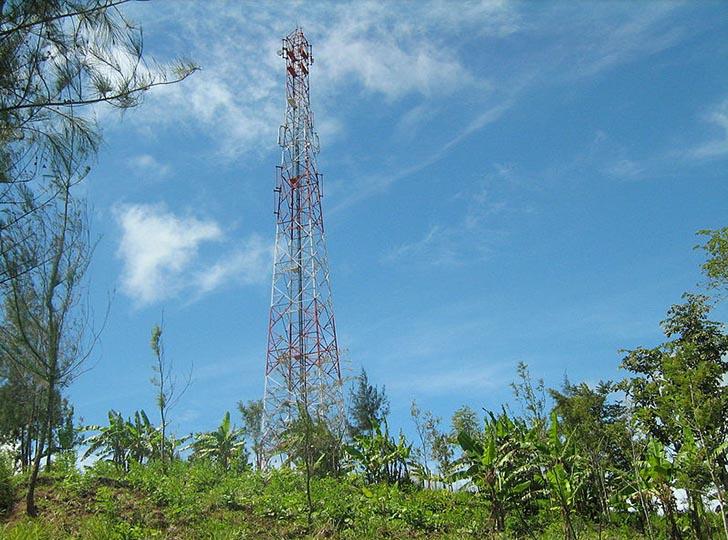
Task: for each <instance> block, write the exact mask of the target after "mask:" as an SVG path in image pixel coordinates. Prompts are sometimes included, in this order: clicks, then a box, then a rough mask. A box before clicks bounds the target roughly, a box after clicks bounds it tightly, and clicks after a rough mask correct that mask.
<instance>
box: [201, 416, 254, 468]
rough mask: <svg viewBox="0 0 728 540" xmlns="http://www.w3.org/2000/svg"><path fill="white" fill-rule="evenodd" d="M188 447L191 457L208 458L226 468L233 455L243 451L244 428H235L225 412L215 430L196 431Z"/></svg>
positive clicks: (238, 454) (235, 455)
mask: <svg viewBox="0 0 728 540" xmlns="http://www.w3.org/2000/svg"><path fill="white" fill-rule="evenodd" d="M190 447H191V448H192V451H193V454H192V455H193V457H196V458H209V459H211V460H213V461H215V462H217V463H218V464H219V465H220V466H221V467H222V468H223V469H225V470H227V469H228V468H229V466H230V462H231V461H232V460H233V459H234V458H235V457H237V456H240V455H241V454H244V453H245V438H244V430H243V429H236V428H235V427H234V426H233V425H232V423H231V422H230V412H226V413H225V416H224V417H223V419H222V422H220V425H219V426H218V428H217V429H216V430H215V431H210V432H207V433H197V434H196V435H195V440H194V442H193V443H192V444H191V445H190Z"/></svg>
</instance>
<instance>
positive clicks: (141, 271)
mask: <svg viewBox="0 0 728 540" xmlns="http://www.w3.org/2000/svg"><path fill="white" fill-rule="evenodd" d="M115 214H116V219H117V221H118V223H119V225H120V227H121V239H120V243H119V248H118V251H117V256H118V257H119V258H120V259H121V260H122V263H123V268H122V272H121V285H122V290H123V291H124V292H125V293H126V294H127V295H128V296H130V297H131V298H133V299H134V300H135V301H136V302H137V304H138V305H145V304H151V303H154V302H157V301H161V300H165V299H168V298H172V297H174V296H176V295H177V294H179V293H180V292H182V291H187V292H190V293H192V295H193V296H194V297H199V296H200V295H202V294H204V293H208V292H210V291H213V290H215V289H217V288H219V287H221V286H222V285H223V284H225V283H228V282H237V283H240V284H249V283H258V282H260V280H261V279H262V277H263V276H265V272H264V270H263V267H264V266H266V267H267V264H266V263H267V261H268V253H269V250H268V249H266V247H265V246H264V244H263V242H262V240H261V239H260V238H259V237H258V236H256V235H252V236H250V237H249V238H248V239H247V240H246V241H245V242H243V243H242V244H241V245H239V246H237V247H235V248H233V250H232V251H231V252H229V253H227V254H224V255H222V256H221V257H220V258H219V260H218V261H217V262H213V263H211V264H210V263H207V264H203V261H201V260H200V250H201V248H202V247H203V246H204V245H206V244H210V243H220V242H222V241H223V240H224V232H223V229H222V227H220V225H219V224H218V223H217V222H216V221H214V220H211V219H199V218H197V217H194V216H189V215H187V216H179V215H176V214H174V213H172V212H171V211H169V210H168V209H167V208H166V207H165V206H164V205H162V204H157V205H150V204H128V205H123V206H119V207H117V208H116V209H115Z"/></svg>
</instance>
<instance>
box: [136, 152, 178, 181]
mask: <svg viewBox="0 0 728 540" xmlns="http://www.w3.org/2000/svg"><path fill="white" fill-rule="evenodd" d="M127 163H128V164H129V167H131V169H132V170H133V171H134V172H135V173H136V174H137V175H139V176H143V177H144V179H146V180H159V179H162V178H165V177H166V176H167V175H168V174H169V173H170V170H171V168H170V166H169V165H167V164H166V163H161V162H160V161H158V160H157V159H156V158H155V157H154V156H151V155H149V154H140V155H138V156H133V157H131V158H129V159H128V161H127Z"/></svg>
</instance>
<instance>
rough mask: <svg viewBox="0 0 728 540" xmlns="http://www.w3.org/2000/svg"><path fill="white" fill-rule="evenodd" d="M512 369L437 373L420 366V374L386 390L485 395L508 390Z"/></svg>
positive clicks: (494, 367)
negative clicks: (479, 393) (490, 392)
mask: <svg viewBox="0 0 728 540" xmlns="http://www.w3.org/2000/svg"><path fill="white" fill-rule="evenodd" d="M512 369H513V366H511V365H510V364H504V363H498V364H493V363H488V364H485V363H483V364H471V365H467V366H462V367H459V368H455V369H452V368H448V369H437V370H430V369H428V368H427V367H425V366H422V365H420V367H419V369H418V373H417V374H415V375H409V376H407V377H401V378H397V379H395V382H394V383H391V384H390V385H388V386H387V388H388V389H391V390H393V391H395V392H405V391H409V392H412V391H416V392H417V393H421V394H435V395H438V394H452V393H453V392H461V393H471V392H482V391H483V390H495V389H497V388H503V387H504V386H506V385H507V384H508V382H509V381H510V379H509V376H510V372H511V371H512Z"/></svg>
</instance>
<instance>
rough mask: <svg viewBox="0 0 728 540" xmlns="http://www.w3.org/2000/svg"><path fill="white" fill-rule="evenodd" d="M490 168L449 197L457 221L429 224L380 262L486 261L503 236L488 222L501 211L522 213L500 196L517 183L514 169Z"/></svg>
mask: <svg viewBox="0 0 728 540" xmlns="http://www.w3.org/2000/svg"><path fill="white" fill-rule="evenodd" d="M493 169H494V170H493V171H492V172H491V173H488V174H486V175H484V176H483V177H482V178H480V179H479V181H478V182H477V183H476V184H475V185H474V186H469V187H468V188H467V189H466V190H463V191H460V192H458V193H456V194H455V196H454V197H453V201H455V202H456V203H457V204H459V205H461V208H460V210H459V214H460V215H462V218H461V219H459V220H457V221H454V222H448V223H440V224H435V225H431V226H430V227H429V228H428V230H427V232H425V233H424V235H423V236H421V237H419V238H417V239H416V240H413V241H410V242H405V243H402V244H400V245H398V246H396V247H395V248H393V249H391V250H390V251H389V252H387V253H386V254H385V255H384V257H383V258H382V260H383V262H385V263H393V264H400V263H404V262H410V263H411V262H416V263H418V264H427V265H434V266H461V265H465V264H470V263H482V262H483V261H484V260H487V258H488V257H489V256H490V254H491V253H492V251H493V249H494V247H495V246H496V245H497V244H498V243H499V242H501V241H502V240H503V238H504V235H505V233H504V232H503V230H502V229H499V228H496V227H494V226H492V225H491V224H490V221H489V220H491V218H492V217H493V216H495V215H497V214H501V213H503V212H507V211H511V210H513V211H522V210H523V209H522V208H517V209H516V208H509V206H508V203H507V202H506V200H505V199H504V198H503V196H502V193H503V192H504V191H506V190H508V189H509V187H510V186H512V185H514V184H516V183H520V180H519V179H517V173H516V171H515V167H514V166H513V165H510V164H495V165H494V167H493Z"/></svg>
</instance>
